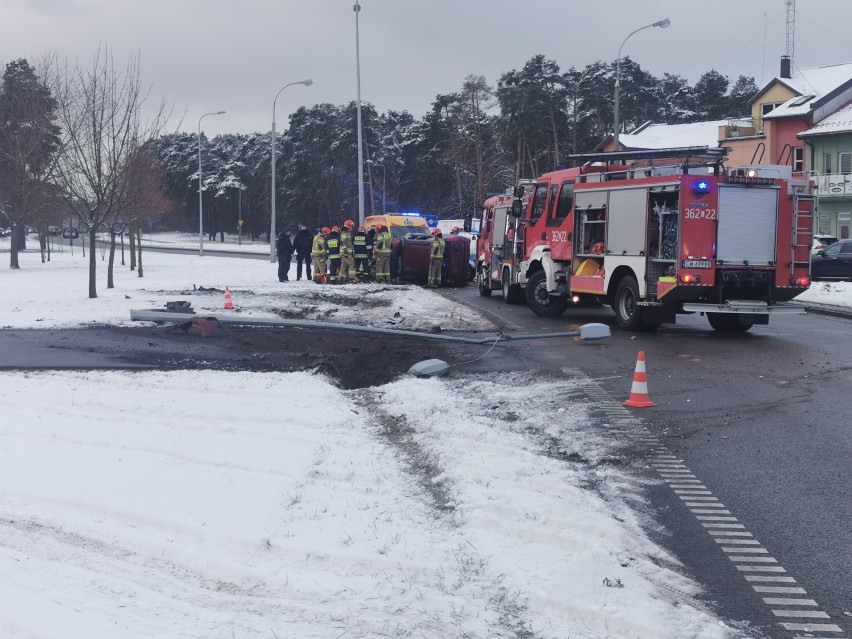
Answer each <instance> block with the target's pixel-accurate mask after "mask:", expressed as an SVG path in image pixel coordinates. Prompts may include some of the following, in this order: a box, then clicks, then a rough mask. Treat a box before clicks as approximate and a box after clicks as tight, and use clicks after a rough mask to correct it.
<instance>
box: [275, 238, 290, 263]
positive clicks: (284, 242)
mask: <svg viewBox="0 0 852 639" xmlns="http://www.w3.org/2000/svg"><path fill="white" fill-rule="evenodd" d="M275 250H277V251H278V257H279V258H286V259H288V260H289V259H290V257H291V256H292V255H293V242H291V241H290V236H289V235H287V233H286V232H285V231H282V232H281V233H279V234H278V238H277V239H276V240H275Z"/></svg>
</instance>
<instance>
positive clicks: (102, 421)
mask: <svg viewBox="0 0 852 639" xmlns="http://www.w3.org/2000/svg"><path fill="white" fill-rule="evenodd" d="M2 248H3V246H2V245H0V249H2ZM101 258H102V256H101V254H100V252H99V253H98V254H97V259H98V261H99V262H98V263H99V267H100V269H99V284H98V293H99V297H98V298H97V299H89V298H88V295H87V294H88V284H87V270H86V268H87V260H86V259H85V258H83V256H82V254H81V252H80V251H79V247H76V248H75V251H74V253H73V254H72V252H71V251H70V250H68V248H67V247H65V248H64V249H63V251H62V252H61V253H59V252H57V253H54V254H53V256H52V259H51V261H50V262H49V263H46V264H42V263H41V261H40V258H39V255H38V253H37V252H34V251H29V252H26V253H23V254H22V255H21V267H22V268H21V269H20V270H16V271H12V270H9V269H5V268H3V269H0V290H2V291H3V293H4V295H5V298H6V299H5V300H4V302H5V303H4V304H3V305H2V306H0V327H4V328H5V327H14V328H27V327H30V328H57V327H73V326H81V325H88V324H104V323H112V324H128V323H130V322H129V311H130V309H131V308H156V309H162V308H164V306H165V303H166V302H168V301H175V300H177V299H185V300H188V301H190V302H191V303H192V305H193V308H194V309H196V310H197V311H199V312H205V311H214V310H215V311H217V312H220V311H221V308H222V302H223V297H222V290H223V289H224V287H225V286H226V285H227V286H229V287H230V290H231V294H232V296H233V301H234V304H235V305H236V306H237V310H236V311H235V312H241V313H246V314H250V315H252V316H267V315H268V316H276V317H277V316H280V309H288V308H294V307H296V306H298V305H302V306H303V307H316V310H314V311H311V313H314V314H315V316H316V317H321V316H326V317H332V318H333V319H334V320H335V321H351V322H358V323H368V324H374V325H382V326H387V325H388V321H396V322H400V321H402V327H413V328H424V327H427V326H428V325H430V324H434V323H439V324H441V325H442V326H443V328H444V329H445V330H449V329H451V328H453V329H456V330H471V329H473V330H484V331H487V330H492V329H493V327H491V326H490V324H489V323H488V322H487V321H486V320H485V319H483V318H480V317H478V316H476V315H475V314H473V313H472V312H471V311H469V310H466V309H461V308H454V307H452V306H451V307H448V306H447V301H446V299H445V298H443V297H441V296H440V295H437V294H435V293H432V292H430V291H427V290H424V289H419V288H416V287H383V286H381V285H355V286H343V287H319V286H315V285H313V284H311V283H306V282H290V283H288V284H281V283H279V282H278V281H277V278H276V273H275V265H272V264H270V263H269V262H266V261H263V260H253V259H238V258H226V257H222V258H219V257H211V256H205V257H203V258H200V257H198V256H197V255H192V256H173V255H166V254H161V253H153V252H151V253H144V257H143V259H144V264H143V266H144V275H145V276H144V277H143V278H139V277H137V275H136V273H135V272H130V271H129V270H128V269H127V268H126V267H123V268H122V267H121V266H118V265H117V267H116V272H115V275H116V288H115V289H107V288H106V286H105V268H104V265H105V262H103V261H101ZM291 273H292V271H291ZM830 286H831V287H833V289H834V290H833V291H831V292H825V291H823V292H819V293H816V292H815V293H813V294H814V295H816V294H819V295H835V297H833V298H832V299H833V300H836V299H837V298H842V299H847V300H848V299H849V298H850V297H852V295H850V293H849V291H847V290H846V289H847V287H848V285H830ZM834 287H836V288H834ZM201 288H205V289H216V290H214V291H201V290H199V289H201ZM368 295H369V296H376V297H377V298H382V299H383V300H384V301H386V302H388V304H387V305H384V304H383V305H376V306H375V307H374V308H372V309H366V310H363V311H360V312H358V313H355V312H352V311H351V310H347V309H351V307H349V306H346V305H345V304H340V303H339V299H338V298H337V297H330V296H348V297H350V298H355V297H363V296H368ZM323 296H329V297H327V298H326V299H323ZM833 303H834V302H833ZM397 313H398V314H399V316H398V317H395V315H396V314H397ZM312 316H314V315H312ZM577 347H578V348H580V347H582V346H579V345H578V346H577ZM0 357H2V356H0ZM583 384H584V380H583V378H582V376H571V377H562V378H559V379H554V378H546V377H544V378H543V377H542V376H541V375H532V374H527V373H517V374H515V375H512V376H506V377H504V378H503V379H501V380H500V381H499V382H493V381H490V380H485V379H480V378H478V377H476V376H473V375H471V376H460V375H457V374H456V375H453V376H451V377H448V378H444V379H440V380H438V379H428V380H421V379H414V378H403V379H399V380H397V381H394V382H392V383H390V384H387V385H384V386H381V387H378V388H370V389H362V390H356V391H342V390H340V389H339V388H337V387H336V386H334V385H333V384H332V383H331V381H330V380H328V379H326V378H324V377H322V376H318V375H312V374H310V373H292V374H283V373H235V372H217V371H193V370H188V371H171V372H116V371H108V372H104V371H88V372H70V371H55V372H26V373H22V372H19V371H11V372H2V373H0V400H2V404H0V405H2V411H3V419H2V425H0V441H2V444H1V445H0V574H2V575H3V579H2V580H0V600H2V601H3V606H0V636H2V637H9V638H24V637H26V638H28V639H29V638H54V637H59V636H61V637H63V638H64V639H73V638H80V639H83V638H86V639H91V638H101V637H104V638H112V637H122V638H133V637H139V638H142V637H146V638H147V637H158V638H172V637H173V638H175V639H177V638H182V639H183V638H187V637H198V638H204V639H210V638H222V639H225V638H228V639H233V638H237V639H243V638H253V637H257V638H260V637H263V638H269V637H273V638H274V637H279V638H283V637H300V638H301V637H307V638H310V637H323V638H324V637H376V636H399V637H435V638H445V637H451V636H452V637H460V636H465V637H482V638H486V637H488V638H491V637H518V636H527V637H541V638H551V637H552V638H557V637H560V638H561V637H572V638H580V637H594V638H602V637H641V638H648V639H652V638H653V639H660V638H668V637H670V638H672V639H681V638H685V637H697V638H706V639H710V638H720V639H721V638H728V637H737V636H742V634H743V633H742V632H740V631H737V630H734V629H732V628H730V627H728V626H726V625H725V624H723V623H722V622H720V621H719V620H718V619H717V618H715V617H714V615H713V614H712V611H710V610H708V609H707V608H706V607H705V606H703V605H701V604H700V603H699V602H698V601H697V600H696V599H694V597H695V596H697V595H699V594H700V591H699V589H698V587H697V585H696V584H695V583H693V582H692V581H691V580H690V579H688V578H687V577H685V576H683V575H682V574H680V573H679V571H678V564H677V562H676V561H675V560H674V559H673V558H672V557H671V556H668V554H667V553H666V552H665V551H664V550H662V549H661V548H660V547H658V546H656V545H655V544H653V543H652V542H651V541H650V540H649V539H648V538H647V536H646V535H645V534H644V532H643V529H642V525H641V524H642V521H643V516H642V514H641V513H642V511H643V504H642V501H641V497H640V496H639V493H638V486H637V481H638V480H637V479H636V478H635V477H634V476H632V475H631V474H630V471H629V469H626V468H625V467H624V466H617V465H610V464H605V463H600V462H602V461H603V460H605V459H606V458H607V457H608V456H610V455H612V454H613V453H614V448H613V446H614V444H613V442H611V441H610V440H608V439H607V438H606V437H605V436H604V431H603V430H601V429H596V428H595V427H594V425H593V423H592V419H591V418H590V415H589V410H590V408H591V406H590V405H589V404H588V403H587V402H586V400H585V399H584V398H583V397H584V396H583V393H582V387H583ZM518 388H524V389H525V392H524V394H523V399H519V396H518ZM556 396H559V397H562V398H565V399H564V401H563V402H562V403H561V405H560V406H558V407H554V405H553V404H552V401H553V400H552V399H548V398H552V397H556ZM554 410H555V414H556V415H558V419H556V420H554V419H553V417H552V416H553V415H554ZM554 447H555V450H556V451H558V453H559V454H554ZM572 459H577V460H582V461H576V462H574V461H570V460H572Z"/></svg>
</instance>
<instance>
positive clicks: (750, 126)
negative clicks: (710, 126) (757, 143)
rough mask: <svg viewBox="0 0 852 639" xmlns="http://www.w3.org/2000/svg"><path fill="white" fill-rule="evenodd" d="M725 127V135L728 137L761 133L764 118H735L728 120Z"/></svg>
mask: <svg viewBox="0 0 852 639" xmlns="http://www.w3.org/2000/svg"><path fill="white" fill-rule="evenodd" d="M723 129H724V133H723V136H724V137H725V138H726V139H729V138H744V137H748V136H751V135H761V134H762V133H763V119H762V118H758V119H756V120H755V119H752V118H734V119H731V120H728V124H727V126H725V127H723Z"/></svg>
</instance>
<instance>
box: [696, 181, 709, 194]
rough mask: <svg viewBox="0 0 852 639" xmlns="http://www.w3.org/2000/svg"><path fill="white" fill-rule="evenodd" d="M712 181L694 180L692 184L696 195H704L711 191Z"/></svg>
mask: <svg viewBox="0 0 852 639" xmlns="http://www.w3.org/2000/svg"><path fill="white" fill-rule="evenodd" d="M711 188H712V187H711V185H710V182H708V181H707V180H699V181H698V182H694V183H693V184H692V192H693V193H695V194H696V195H704V194H705V193H709V192H710V190H711Z"/></svg>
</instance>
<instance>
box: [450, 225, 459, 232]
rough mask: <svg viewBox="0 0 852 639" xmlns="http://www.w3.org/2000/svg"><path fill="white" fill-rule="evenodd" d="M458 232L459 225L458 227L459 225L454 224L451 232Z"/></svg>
mask: <svg viewBox="0 0 852 639" xmlns="http://www.w3.org/2000/svg"><path fill="white" fill-rule="evenodd" d="M458 232H459V227H457V226H454V227H453V228H451V229H450V233H458Z"/></svg>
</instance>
